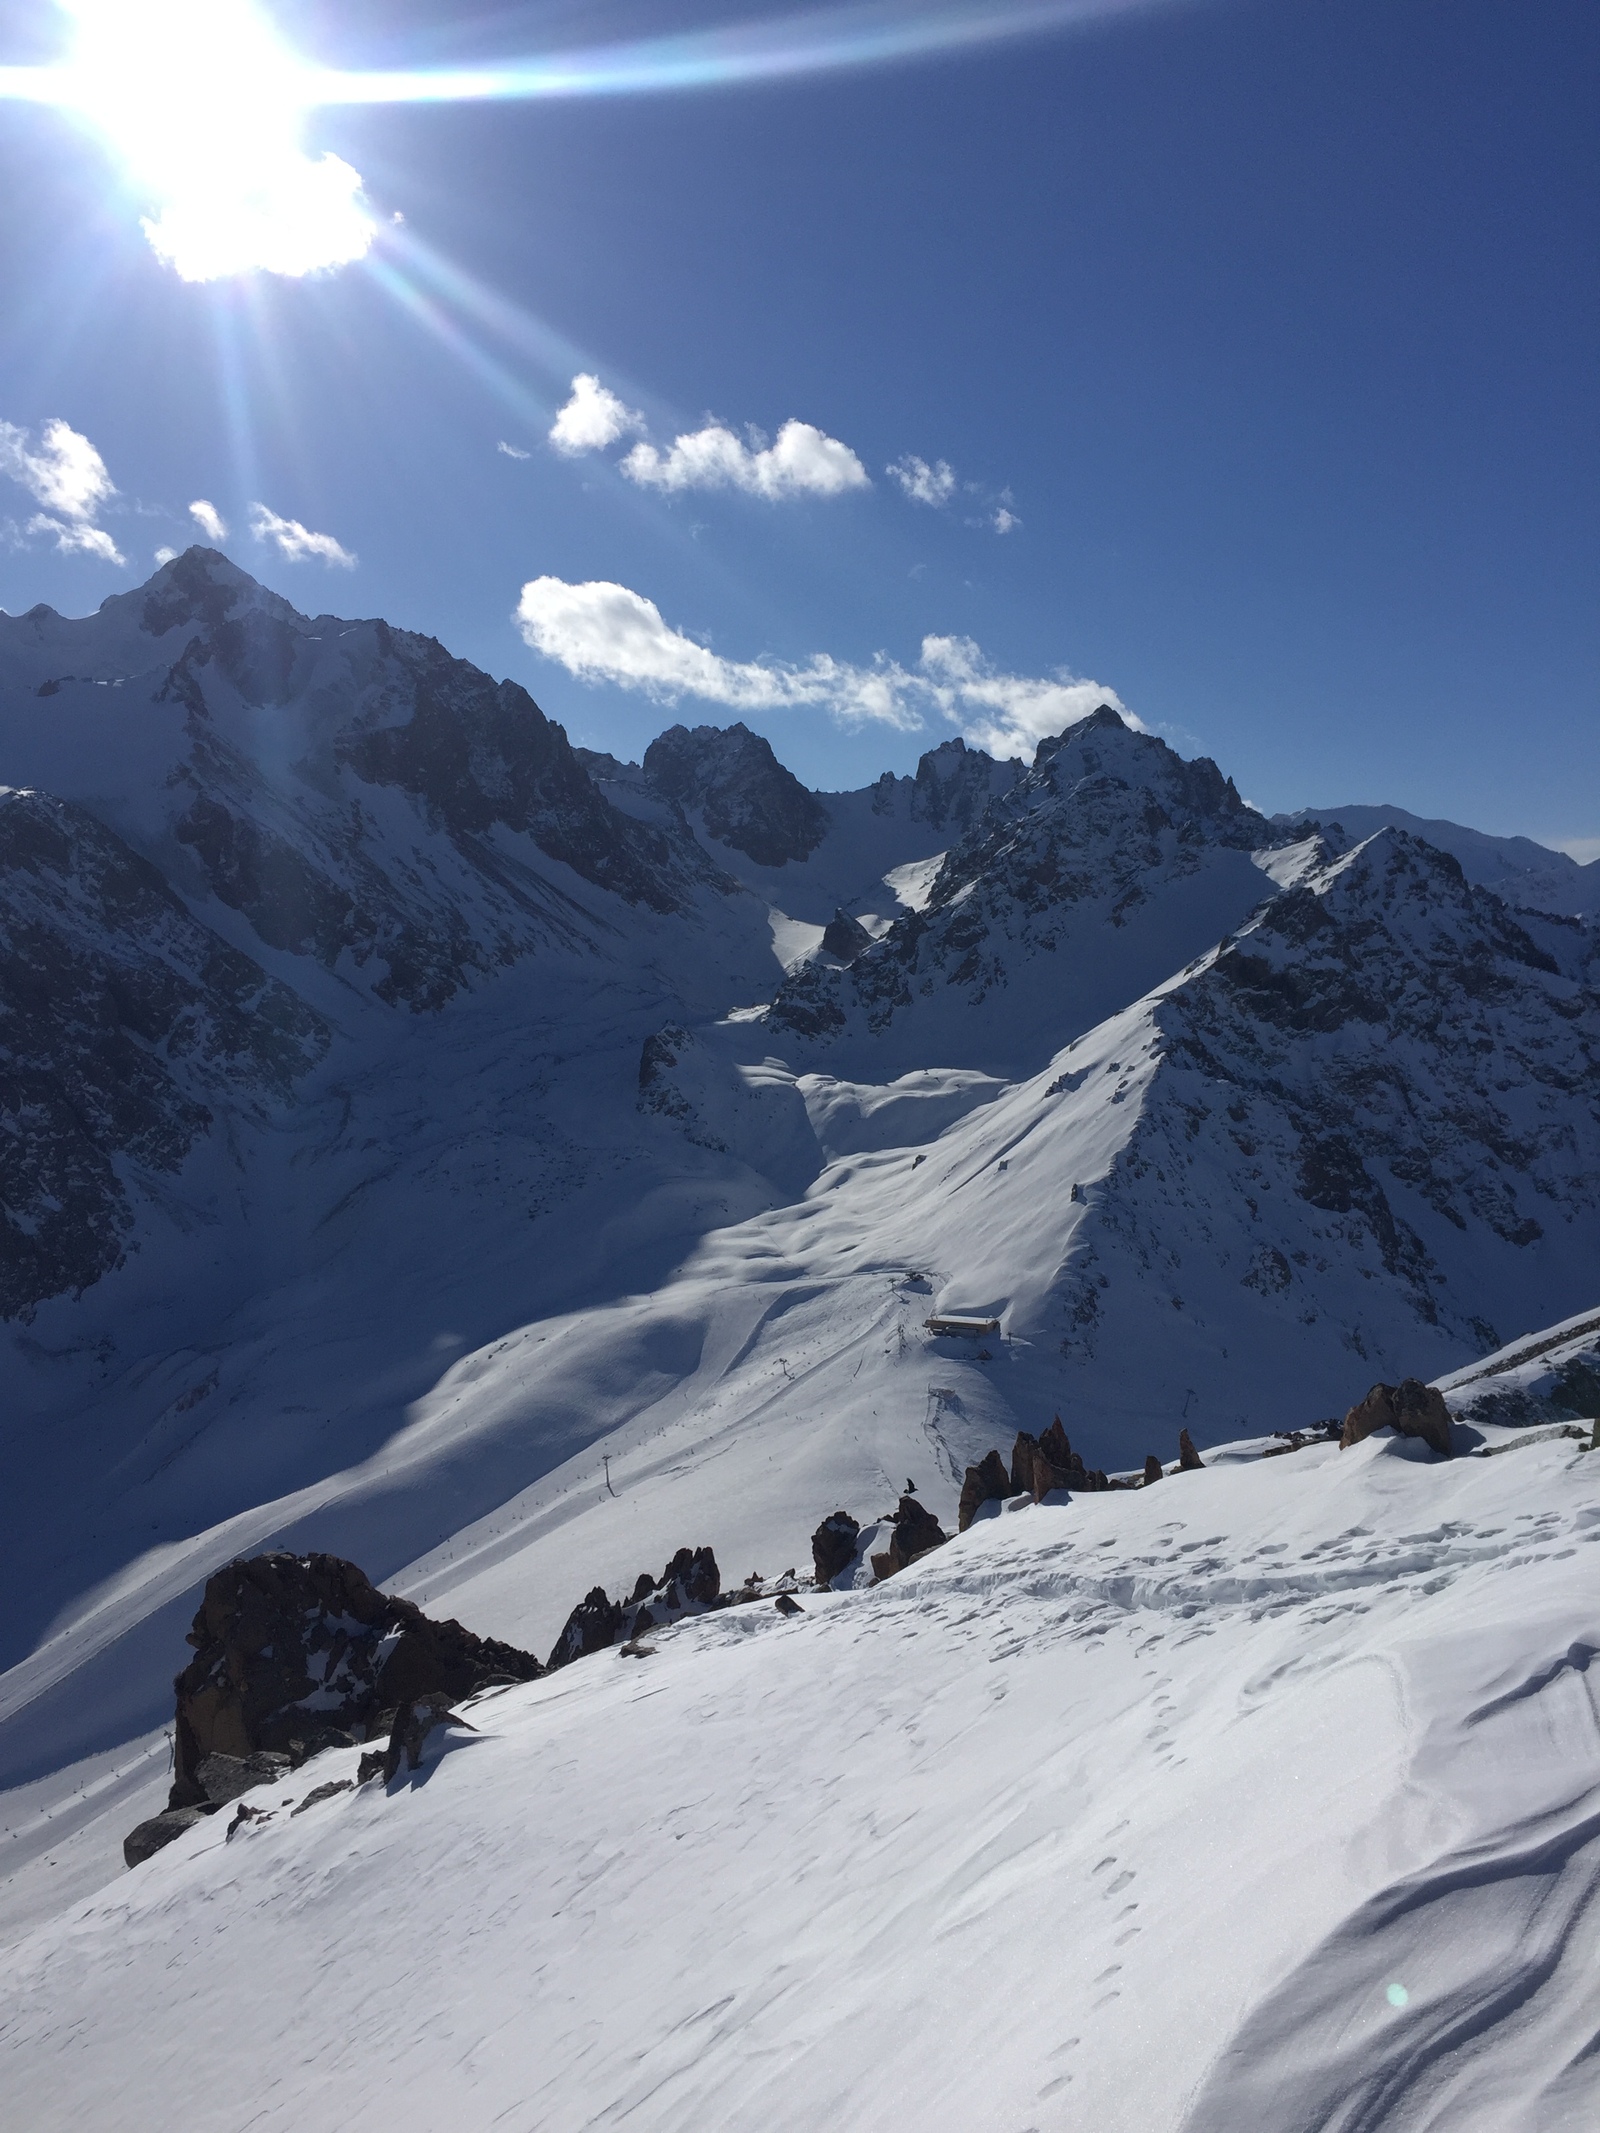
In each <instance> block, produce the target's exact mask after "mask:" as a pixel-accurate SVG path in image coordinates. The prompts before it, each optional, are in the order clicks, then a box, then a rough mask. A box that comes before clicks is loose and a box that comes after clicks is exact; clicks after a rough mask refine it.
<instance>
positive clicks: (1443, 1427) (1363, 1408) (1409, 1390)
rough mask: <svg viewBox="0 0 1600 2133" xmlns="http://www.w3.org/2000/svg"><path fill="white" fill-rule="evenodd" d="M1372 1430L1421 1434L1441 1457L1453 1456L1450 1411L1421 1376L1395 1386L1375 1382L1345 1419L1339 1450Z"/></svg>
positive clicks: (1367, 1434)
mask: <svg viewBox="0 0 1600 2133" xmlns="http://www.w3.org/2000/svg"><path fill="white" fill-rule="evenodd" d="M1375 1429H1392V1430H1393V1431H1394V1432H1395V1434H1396V1435H1397V1436H1401V1437H1420V1438H1421V1439H1422V1441H1423V1443H1424V1444H1426V1445H1427V1446H1428V1448H1429V1450H1430V1451H1435V1452H1437V1453H1438V1454H1439V1455H1440V1457H1441V1458H1444V1459H1448V1458H1450V1457H1451V1456H1452V1453H1453V1451H1454V1446H1453V1445H1452V1444H1451V1442H1450V1410H1449V1408H1448V1407H1446V1406H1445V1404H1444V1395H1443V1393H1441V1392H1440V1391H1439V1389H1438V1388H1437V1386H1434V1385H1424V1384H1423V1382H1422V1380H1421V1379H1420V1378H1405V1379H1403V1380H1402V1381H1401V1382H1400V1384H1398V1385H1374V1386H1373V1388H1372V1390H1371V1391H1370V1392H1369V1393H1368V1394H1367V1396H1366V1398H1365V1399H1364V1400H1362V1401H1360V1402H1359V1403H1358V1404H1357V1405H1356V1406H1354V1407H1352V1408H1351V1410H1350V1412H1349V1413H1348V1414H1347V1415H1346V1416H1345V1418H1344V1431H1343V1434H1342V1435H1341V1436H1340V1438H1339V1449H1340V1450H1341V1451H1348V1449H1349V1448H1350V1446H1351V1445H1353V1444H1360V1443H1361V1442H1362V1441H1363V1439H1365V1438H1367V1437H1370V1436H1371V1435H1372V1433H1373V1431H1374V1430H1375Z"/></svg>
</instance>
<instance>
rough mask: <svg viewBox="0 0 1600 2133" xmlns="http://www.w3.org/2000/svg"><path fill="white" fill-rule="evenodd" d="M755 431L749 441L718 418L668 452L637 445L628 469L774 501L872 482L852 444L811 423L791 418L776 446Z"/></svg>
mask: <svg viewBox="0 0 1600 2133" xmlns="http://www.w3.org/2000/svg"><path fill="white" fill-rule="evenodd" d="M751 436H752V442H751V443H749V444H747V443H745V442H744V440H743V439H742V438H739V437H736V436H735V435H734V433H733V431H732V430H730V429H725V428H724V427H723V425H722V424H721V423H720V422H713V423H710V424H708V425H707V427H706V428H705V429H703V430H694V431H692V432H690V433H689V434H687V435H685V436H682V437H678V438H675V439H674V441H673V443H672V445H671V446H670V448H669V449H668V450H667V451H666V452H660V451H658V450H657V449H656V447H655V446H654V445H653V444H636V445H635V446H634V448H633V450H632V451H631V452H630V453H629V454H628V456H627V458H626V459H624V460H623V462H622V471H623V473H624V474H626V475H627V477H628V479H629V480H630V481H636V482H638V483H639V484H640V485H641V486H642V487H644V488H648V489H665V490H667V491H668V492H669V493H677V492H678V491H680V490H684V489H742V490H743V491H744V492H745V493H746V495H749V496H761V497H765V498H766V499H767V501H768V502H769V503H776V502H778V501H780V500H781V499H782V498H785V497H791V496H842V495H844V493H845V492H846V491H847V490H849V489H870V488H871V486H872V484H871V482H870V481H869V480H868V478H867V470H866V468H865V467H864V466H863V465H862V464H861V462H860V460H859V459H857V457H856V455H855V453H854V452H852V451H851V449H850V447H849V446H848V445H847V444H841V443H840V442H839V440H838V438H837V437H829V436H827V435H826V434H825V433H824V432H823V431H822V430H819V429H816V428H814V427H813V425H812V424H811V423H809V422H792V421H791V422H786V423H785V424H784V425H783V428H782V429H781V430H779V432H778V435H777V438H776V441H775V442H774V443H772V444H770V445H766V444H763V443H762V442H761V441H760V438H759V433H758V432H752V433H751Z"/></svg>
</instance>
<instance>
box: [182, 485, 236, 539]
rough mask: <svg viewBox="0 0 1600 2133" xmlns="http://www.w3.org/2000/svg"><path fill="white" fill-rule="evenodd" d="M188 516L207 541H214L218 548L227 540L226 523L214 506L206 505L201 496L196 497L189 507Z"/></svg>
mask: <svg viewBox="0 0 1600 2133" xmlns="http://www.w3.org/2000/svg"><path fill="white" fill-rule="evenodd" d="M189 516H190V517H191V518H192V519H193V520H194V522H195V524H196V525H197V526H198V527H199V528H200V531H201V532H202V533H203V534H204V535H205V537H206V539H207V540H208V541H215V542H216V543H217V545H218V546H219V547H220V546H221V545H222V543H223V542H224V541H225V540H226V539H227V538H228V526H227V521H226V520H225V519H224V518H223V516H222V513H221V512H220V511H219V510H218V509H217V507H216V505H215V504H208V503H207V502H206V500H205V498H204V497H203V496H197V497H196V498H195V500H194V502H193V503H192V504H191V505H190V506H189Z"/></svg>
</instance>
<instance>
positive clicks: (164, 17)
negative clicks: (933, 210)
mask: <svg viewBox="0 0 1600 2133" xmlns="http://www.w3.org/2000/svg"><path fill="white" fill-rule="evenodd" d="M59 4H60V5H61V7H62V8H63V9H64V10H65V12H66V13H67V14H68V15H70V16H71V17H72V18H73V20H74V22H75V24H76V40H75V44H74V47H73V50H72V53H71V55H70V57H69V58H68V59H67V60H66V61H65V62H64V63H63V64H62V65H60V66H56V67H0V102H3V101H5V100H7V99H11V100H13V101H22V102H29V103H42V104H55V105H59V106H61V107H62V108H63V109H67V110H71V111H75V112H77V113H78V114H79V115H80V116H81V117H83V118H84V119H85V120H87V121H88V122H89V123H90V124H92V125H93V126H94V127H96V128H97V129H98V131H99V132H100V133H101V134H102V135H103V136H104V137H105V139H106V140H107V142H108V143H109V144H110V145H111V147H112V148H113V149H114V150H115V152H116V154H117V155H118V157H119V159H120V160H121V162H122V164H123V166H124V169H125V171H126V173H127V180H128V184H129V187H130V190H131V191H132V192H133V194H134V196H135V197H136V198H137V200H138V201H139V204H140V206H141V208H142V209H143V210H145V211H146V212H145V216H144V227H145V230H146V233H147V234H148V236H149V239H150V242H151V244H152V245H153V246H154V247H155V249H156V251H157V253H158V254H159V255H160V256H161V258H163V259H164V260H166V261H167V263H168V264H169V265H170V266H172V267H173V268H174V269H175V270H176V271H177V272H178V273H179V274H181V275H182V276H183V277H184V278H185V279H186V280H189V281H215V280H219V279H221V278H222V277H224V276H227V275H233V274H242V273H247V272H249V271H251V270H253V269H258V268H264V269H266V270H267V271H268V272H270V273H274V274H286V275H301V274H310V273H315V272H317V271H319V270H321V269H325V268H330V267H337V266H343V265H345V264H347V263H348V262H349V261H351V260H356V259H361V258H363V257H364V256H365V255H366V253H367V252H368V250H369V249H370V247H371V245H372V241H373V237H374V235H375V233H376V223H375V221H374V217H373V215H372V212H371V209H370V207H369V206H368V203H367V201H366V200H365V198H364V197H363V194H362V189H361V180H360V178H359V177H358V176H357V174H356V172H355V171H353V170H352V169H351V168H350V166H349V164H348V163H344V162H341V161H340V159H339V158H338V157H337V156H335V155H329V154H324V155H321V156H313V155H310V154H308V153H307V151H306V149H305V147H304V145H303V132H304V126H305V121H306V117H307V114H308V113H309V112H310V111H311V110H313V109H314V108H316V107H317V106H319V105H321V106H326V105H354V104H395V103H405V104H417V103H464V102H469V103H470V102H483V101H497V102H510V101H519V100H520V101H526V100H531V99H544V98H552V97H577V96H642V95H650V94H659V93H663V92H670V91H674V90H686V89H713V88H728V87H737V86H739V85H741V84H745V83H753V82H761V81H778V80H794V79H798V78H800V77H803V76H806V75H813V74H822V73H830V72H836V71H838V70H840V69H843V68H854V67H864V66H876V65H883V64H885V63H887V62H891V61H895V60H907V59H915V58H919V57H927V56H933V55H936V54H938V53H940V52H953V51H961V50H965V49H970V48H973V47H976V46H978V45H984V44H994V43H997V42H999V41H1001V40H1005V39H1014V38H1018V37H1027V36H1038V35H1044V34H1047V33H1049V32H1052V31H1060V30H1068V29H1084V28H1089V27H1091V26H1093V25H1095V24H1098V23H1102V22H1110V21H1116V20H1121V19H1123V18H1126V17H1130V16H1134V15H1139V14H1147V13H1153V12H1156V11H1166V10H1170V9H1172V8H1176V7H1182V6H1192V5H1199V4H1202V0H868V4H855V5H849V6H842V7H828V8H817V9H812V10H811V11H809V12H805V13H799V14H794V15H790V16H787V17H784V18H782V19H779V20H776V21H774V20H772V19H770V18H769V19H764V20H760V21H754V22H742V23H740V22H735V23H728V24H723V25H720V26H718V27H716V28H712V29H703V30H690V31H685V32H683V33H681V34H679V35H676V36H670V37H654V38H644V39H641V40H638V41H635V42H633V43H625V44H614V45H606V46H598V47H592V48H589V49H585V50H573V51H562V52H556V53H545V54H540V55H537V56H534V57H530V58H525V59H510V60H507V61H505V62H503V63H492V64H488V65H484V66H480V67H435V68H417V69H406V68H400V69H390V70H386V71H372V72H359V71H354V70H339V69H331V68H319V67H312V66H308V65H306V64H304V63H303V62H302V61H300V60H299V59H298V58H296V56H295V55H294V54H293V53H292V52H290V51H289V50H288V49H287V48H286V47H285V46H284V45H283V43H282V42H281V41H280V40H279V38H278V37H277V35H276V33H275V32H274V30H273V28H272V25H271V23H270V21H269V20H268V19H267V17H266V15H265V14H264V13H263V12H262V10H261V8H260V7H259V6H258V5H256V4H255V0H59Z"/></svg>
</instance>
